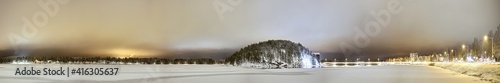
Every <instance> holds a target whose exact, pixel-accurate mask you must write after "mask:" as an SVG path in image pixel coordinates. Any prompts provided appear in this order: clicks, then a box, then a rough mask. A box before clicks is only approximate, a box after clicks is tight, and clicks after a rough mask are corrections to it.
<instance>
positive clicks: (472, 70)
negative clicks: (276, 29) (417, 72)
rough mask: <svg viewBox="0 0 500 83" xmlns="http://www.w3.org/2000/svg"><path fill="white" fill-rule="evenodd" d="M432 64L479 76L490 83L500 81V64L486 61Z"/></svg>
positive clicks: (498, 82)
mask: <svg viewBox="0 0 500 83" xmlns="http://www.w3.org/2000/svg"><path fill="white" fill-rule="evenodd" d="M434 66H436V67H441V68H444V69H448V70H452V71H455V72H457V73H461V74H465V75H469V76H475V77H479V78H481V80H486V81H490V82H492V83H500V65H496V64H487V63H435V64H434Z"/></svg>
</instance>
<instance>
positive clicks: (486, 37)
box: [484, 35, 494, 60]
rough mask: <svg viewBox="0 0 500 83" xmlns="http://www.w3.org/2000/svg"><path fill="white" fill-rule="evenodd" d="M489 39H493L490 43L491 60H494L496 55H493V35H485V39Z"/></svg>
mask: <svg viewBox="0 0 500 83" xmlns="http://www.w3.org/2000/svg"><path fill="white" fill-rule="evenodd" d="M488 39H490V40H491V43H490V44H491V60H493V59H494V57H493V55H494V54H493V37H488V36H487V35H485V36H484V40H488Z"/></svg>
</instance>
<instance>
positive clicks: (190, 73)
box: [0, 64, 484, 83]
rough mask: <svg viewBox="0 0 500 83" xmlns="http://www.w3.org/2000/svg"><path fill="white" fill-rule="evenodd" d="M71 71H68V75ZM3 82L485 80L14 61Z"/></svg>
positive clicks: (415, 70)
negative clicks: (57, 72) (56, 72)
mask: <svg viewBox="0 0 500 83" xmlns="http://www.w3.org/2000/svg"><path fill="white" fill-rule="evenodd" d="M24 67H28V68H29V67H34V68H35V69H36V68H38V69H41V68H53V69H58V68H60V67H63V68H108V67H114V68H119V71H118V74H117V75H108V76H99V75H97V76H96V75H92V76H79V75H71V73H69V74H70V76H69V77H68V76H67V75H61V76H20V75H15V72H16V69H17V68H21V69H22V68H24ZM66 74H68V73H66ZM0 82H1V83H31V82H42V83H44V82H48V83H54V82H55V83H72V82H78V83H101V82H103V83H483V82H484V81H481V80H480V79H479V78H476V77H471V76H466V75H461V74H456V73H454V72H452V71H448V70H445V69H441V68H437V67H430V66H408V65H392V66H370V67H339V68H321V69H265V70H263V69H246V68H240V67H229V66H222V65H10V64H0Z"/></svg>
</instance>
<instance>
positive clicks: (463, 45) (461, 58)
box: [460, 44, 469, 60]
mask: <svg viewBox="0 0 500 83" xmlns="http://www.w3.org/2000/svg"><path fill="white" fill-rule="evenodd" d="M466 48H467V49H466ZM462 49H465V50H466V53H465V56H466V57H468V56H469V54H468V53H469V46H466V45H465V44H462ZM463 58H464V57H463V56H462V57H460V60H463Z"/></svg>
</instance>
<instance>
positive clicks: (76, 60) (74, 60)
mask: <svg viewBox="0 0 500 83" xmlns="http://www.w3.org/2000/svg"><path fill="white" fill-rule="evenodd" d="M22 61H25V62H31V63H37V64H45V63H59V64H218V63H223V61H216V60H213V59H209V58H196V59H169V58H117V57H14V58H8V57H1V58H0V63H12V62H22Z"/></svg>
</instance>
